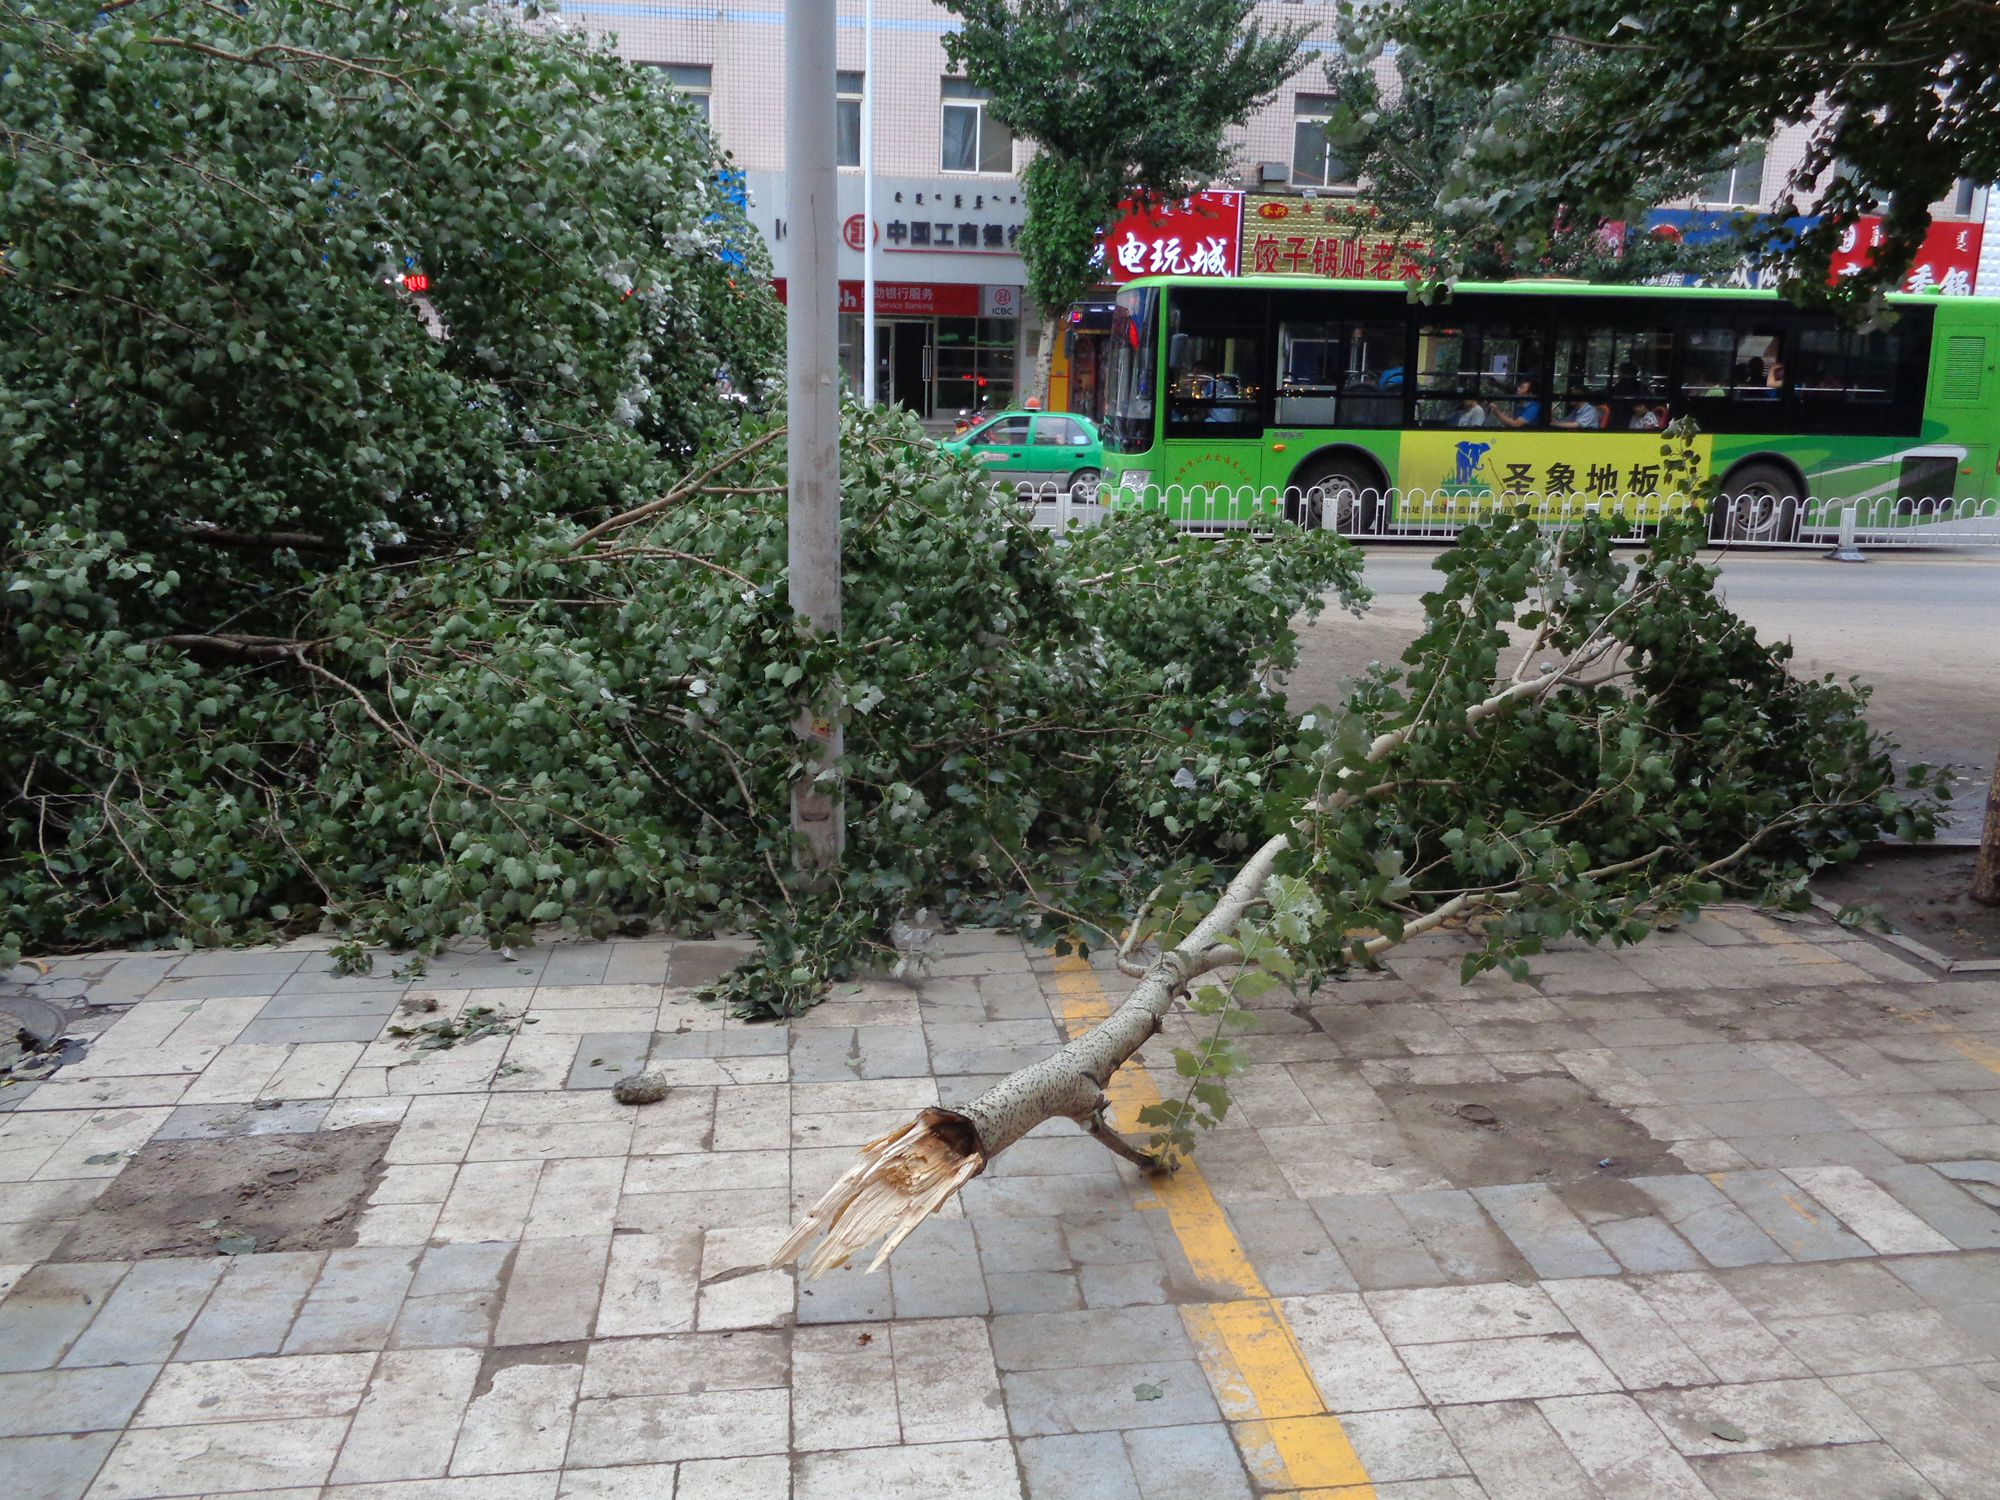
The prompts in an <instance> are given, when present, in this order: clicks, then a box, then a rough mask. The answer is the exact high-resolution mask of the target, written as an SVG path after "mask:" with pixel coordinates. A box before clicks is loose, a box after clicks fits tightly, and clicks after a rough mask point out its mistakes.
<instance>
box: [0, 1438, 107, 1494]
mask: <svg viewBox="0 0 2000 1500" xmlns="http://www.w3.org/2000/svg"><path fill="white" fill-rule="evenodd" d="M117 1441H118V1434H117V1433H115V1432H79V1433H50V1434H47V1435H45V1436H40V1437H19V1438H0V1474H4V1475H6V1476H7V1484H8V1487H9V1500H78V1497H79V1496H80V1495H82V1494H83V1493H84V1491H85V1490H87V1489H88V1488H89V1487H90V1481H91V1478H92V1476H94V1475H95V1474H96V1473H97V1471H98V1469H99V1467H100V1466H101V1465H102V1464H103V1463H104V1456H105V1455H106V1454H107V1453H109V1452H110V1451H111V1448H112V1445H113V1444H114V1443H116V1442H117Z"/></svg>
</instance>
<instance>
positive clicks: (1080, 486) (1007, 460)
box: [943, 411, 1104, 499]
mask: <svg viewBox="0 0 2000 1500" xmlns="http://www.w3.org/2000/svg"><path fill="white" fill-rule="evenodd" d="M943 446H944V447H945V449H946V450H947V451H949V452H952V453H965V454H970V455H971V456H972V458H973V460H974V461H975V462H977V463H979V464H980V465H982V466H983V467H984V468H985V469H986V470H987V471H988V472H989V473H990V474H991V475H992V476H993V480H994V483H995V484H996V485H997V486H1012V487H1013V489H1014V491H1015V493H1016V494H1017V495H1019V496H1021V497H1022V498H1023V499H1030V498H1033V497H1034V496H1036V495H1042V496H1053V495H1055V494H1056V493H1057V492H1059V491H1062V490H1068V491H1069V493H1070V495H1071V497H1072V498H1074V499H1084V498H1087V497H1088V496H1089V495H1090V494H1091V493H1092V492H1093V491H1095V490H1096V488H1097V481H1098V478H1099V476H1100V475H1101V474H1102V473H1103V471H1104V444H1103V443H1102V442H1101V441H1100V440H1099V438H1098V435H1097V427H1096V424H1094V423H1093V422H1092V421H1091V420H1090V418H1088V417H1080V416H1078V415H1077V414H1076V413H1075V412H1070V411H1003V412H1000V413H997V414H996V415H994V416H991V417H988V418H987V419H986V420H985V421H983V422H981V423H979V424H978V425H977V426H975V427H973V428H971V429H970V430H968V431H966V432H962V433H960V434H959V435H958V436H957V437H955V438H949V439H947V440H945V442H944V444H943Z"/></svg>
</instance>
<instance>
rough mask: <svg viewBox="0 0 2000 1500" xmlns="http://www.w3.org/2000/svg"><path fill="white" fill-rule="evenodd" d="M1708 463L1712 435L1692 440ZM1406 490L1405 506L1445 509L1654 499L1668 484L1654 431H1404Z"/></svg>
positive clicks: (1434, 511) (1425, 511)
mask: <svg viewBox="0 0 2000 1500" xmlns="http://www.w3.org/2000/svg"><path fill="white" fill-rule="evenodd" d="M1695 445H1696V450H1697V452H1699V453H1700V455H1701V457H1702V460H1703V463H1704V466H1706V463H1707V460H1708V457H1709V451H1710V448H1711V446H1712V440H1711V439H1709V438H1707V437H1700V438H1697V439H1696V440H1695ZM1401 472H1402V475H1403V482H1404V483H1405V484H1406V485H1407V486H1408V487H1409V492H1408V495H1407V497H1406V498H1405V500H1404V511H1405V513H1406V514H1407V515H1409V516H1411V517H1415V516H1418V515H1420V514H1421V515H1423V516H1426V517H1434V516H1441V515H1444V514H1447V513H1448V512H1449V511H1450V509H1451V507H1452V505H1453V503H1454V502H1462V501H1464V500H1467V499H1486V498H1491V497H1500V498H1509V497H1512V498H1519V499H1523V500H1543V501H1547V502H1550V503H1564V504H1571V503H1583V504H1591V503H1618V504H1630V503H1635V502H1641V501H1650V500H1652V499H1653V498H1654V497H1655V496H1656V495H1657V494H1658V493H1659V491H1660V487H1661V486H1662V484H1664V483H1666V482H1667V475H1666V471H1665V468H1664V467H1663V464H1662V461H1661V456H1660V438H1659V434H1658V433H1646V434H1640V433H1633V434H1631V435H1630V436H1626V435H1624V434H1613V433H1603V434H1596V435H1593V436H1592V437H1590V438H1589V439H1588V440H1586V441H1583V442H1578V441H1576V440H1575V439H1566V438H1561V437H1555V436H1552V435H1550V434H1546V433H1509V432H1495V431H1492V430H1491V429H1487V430H1484V431H1481V432H1478V433H1464V432H1452V431H1443V432H1406V433H1404V434H1403V441H1402V453H1401Z"/></svg>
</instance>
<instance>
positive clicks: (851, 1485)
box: [792, 1441, 1022, 1500]
mask: <svg viewBox="0 0 2000 1500" xmlns="http://www.w3.org/2000/svg"><path fill="white" fill-rule="evenodd" d="M857 1495H867V1496H870V1497H871V1500H935V1497H937V1496H940V1495H949V1496H951V1497H952V1500H1022V1497H1021V1477H1020V1472H1019V1470H1018V1469H1017V1468H1016V1466H1015V1462H1014V1452H1013V1449H1012V1448H1011V1447H1010V1446H1009V1445H1008V1444H1006V1443H1004V1442H998V1441H995V1442H981V1443H933V1444H930V1445H927V1446H924V1447H914V1448H854V1449H847V1450H844V1451H841V1452H836V1453H804V1454H800V1455H799V1457H798V1458H797V1459H796V1460H795V1461H794V1464H793V1478H792V1496H793V1500H853V1497H854V1496H857Z"/></svg>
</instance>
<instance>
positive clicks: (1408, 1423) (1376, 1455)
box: [1340, 1406, 1469, 1486]
mask: <svg viewBox="0 0 2000 1500" xmlns="http://www.w3.org/2000/svg"><path fill="white" fill-rule="evenodd" d="M1340 1425H1341V1428H1342V1429H1343V1430H1344V1431H1345V1432H1346V1434H1347V1440H1348V1442H1350V1443H1351V1444H1353V1446H1354V1453H1355V1456H1356V1457H1357V1458H1359V1459H1360V1460H1361V1466H1362V1468H1364V1469H1366V1470H1367V1471H1368V1477H1369V1479H1370V1480H1371V1481H1372V1482H1373V1483H1375V1484H1376V1485H1378V1486H1379V1485H1382V1484H1390V1483H1394V1482H1396V1481H1398V1480H1422V1479H1444V1478H1449V1477H1451V1476H1453V1475H1461V1474H1466V1473H1468V1472H1469V1471H1468V1470H1467V1468H1466V1466H1465V1460H1464V1459H1463V1458H1461V1457H1460V1456H1459V1452H1458V1448H1457V1447H1456V1445H1454V1444H1453V1442H1452V1440H1451V1436H1450V1434H1449V1433H1447V1432H1446V1431H1445V1430H1444V1426H1443V1424H1441V1423H1440V1422H1439V1421H1438V1419H1437V1414H1436V1413H1435V1412H1432V1411H1431V1410H1429V1409H1428V1408H1426V1407H1421V1406H1416V1407H1406V1408H1404V1409H1402V1410H1400V1411H1357V1412H1349V1413H1347V1414H1346V1415H1344V1416H1342V1417H1341V1419H1340Z"/></svg>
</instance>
